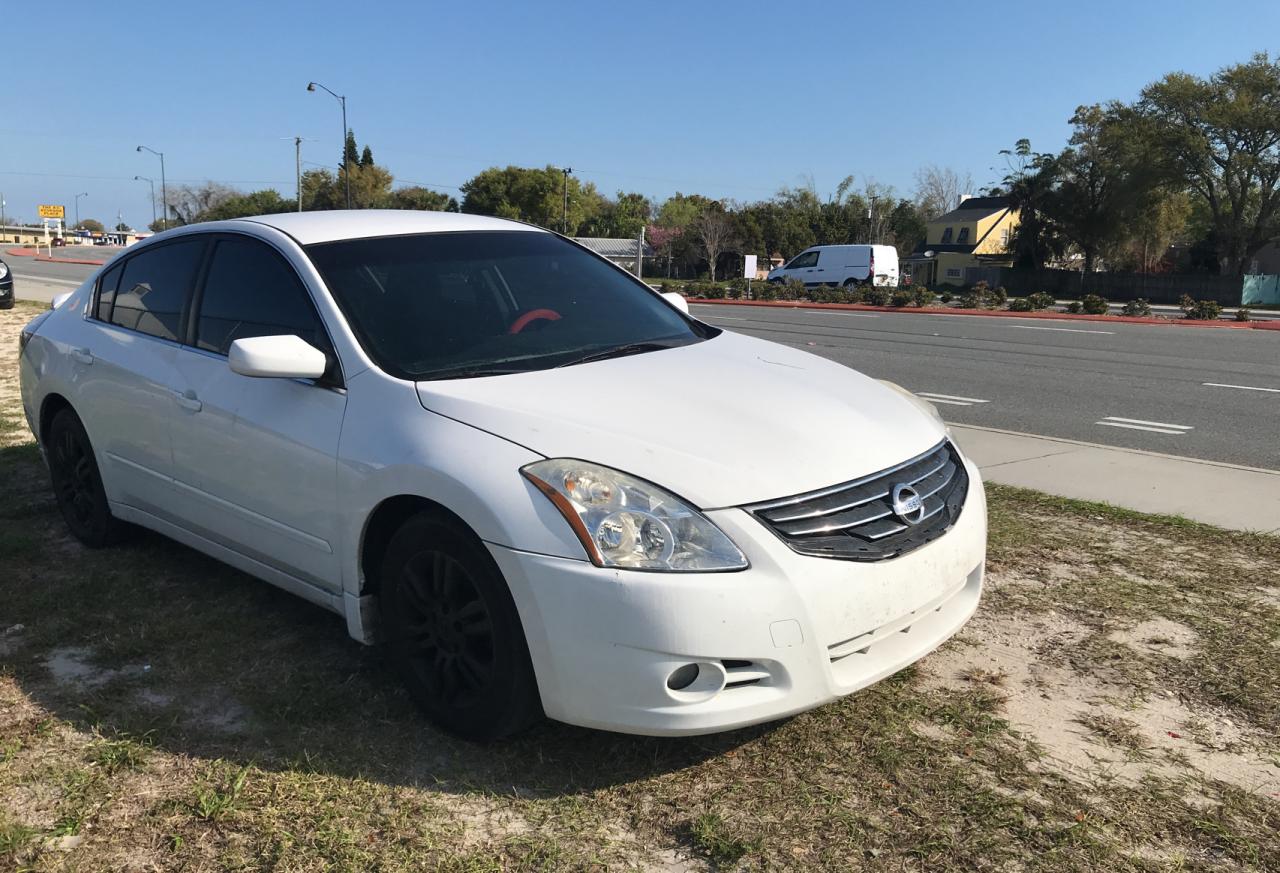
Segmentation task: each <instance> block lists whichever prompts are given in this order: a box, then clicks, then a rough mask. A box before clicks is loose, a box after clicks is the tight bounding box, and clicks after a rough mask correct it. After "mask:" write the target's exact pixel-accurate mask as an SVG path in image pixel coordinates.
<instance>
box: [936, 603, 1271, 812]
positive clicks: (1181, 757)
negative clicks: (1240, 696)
mask: <svg viewBox="0 0 1280 873" xmlns="http://www.w3.org/2000/svg"><path fill="white" fill-rule="evenodd" d="M1174 625H1175V623H1173V622H1168V621H1163V620H1153V621H1150V622H1144V623H1142V624H1140V625H1137V626H1135V627H1134V628H1132V629H1130V630H1128V631H1124V632H1117V633H1118V634H1120V635H1121V636H1122V637H1123V638H1124V641H1125V642H1126V644H1129V643H1128V640H1130V639H1132V640H1135V641H1137V644H1138V645H1140V646H1143V647H1149V648H1150V651H1152V652H1154V653H1155V654H1158V655H1162V656H1174V655H1173V654H1172V652H1171V651H1170V650H1171V649H1174V648H1178V646H1189V645H1190V642H1189V639H1188V634H1190V638H1191V639H1193V638H1194V633H1191V632H1190V631H1189V629H1187V628H1181V629H1180V630H1178V629H1176V628H1175V627H1174ZM1178 627H1180V626H1178ZM1091 634H1092V631H1091V629H1090V628H1088V627H1087V626H1085V625H1083V624H1081V623H1079V622H1077V621H1075V620H1074V619H1071V618H1068V617H1067V616H1064V615H1061V614H1059V613H1056V612H1054V613H1050V614H1046V615H1042V616H1037V617H1031V618H1027V617H1019V618H1010V617H1009V616H993V615H991V614H986V613H979V614H978V615H977V616H976V617H975V618H974V620H973V621H972V622H971V623H970V624H969V626H968V627H967V628H966V636H967V637H968V638H969V639H971V640H973V641H974V642H976V643H977V645H966V646H963V647H952V646H948V647H945V648H944V649H942V650H940V651H939V652H937V653H935V654H934V655H933V656H932V657H930V658H929V659H927V660H926V661H925V662H924V663H925V665H926V669H927V673H928V674H929V675H930V676H931V677H932V678H931V679H929V680H927V681H928V682H929V684H932V685H935V686H939V685H950V684H954V683H957V682H964V681H966V677H971V676H973V675H975V674H984V673H985V674H991V673H994V672H998V673H999V674H1003V675H1004V676H1005V677H1006V678H1005V679H1004V681H1002V682H1001V683H1000V687H999V692H1000V693H1001V694H1003V695H1004V700H1003V703H1002V707H1001V712H1002V714H1003V715H1004V716H1005V717H1006V718H1007V719H1008V720H1009V722H1010V724H1011V725H1012V726H1013V727H1014V729H1016V730H1019V731H1024V732H1025V733H1026V734H1027V735H1028V736H1030V737H1031V738H1032V739H1034V740H1035V741H1036V742H1037V743H1039V744H1040V745H1041V747H1042V748H1043V750H1044V754H1045V757H1044V761H1045V762H1046V763H1047V764H1049V765H1050V766H1052V767H1053V768H1055V769H1056V770H1058V771H1059V772H1061V773H1062V774H1063V775H1065V776H1067V777H1069V778H1072V779H1075V780H1077V781H1080V782H1083V783H1090V782H1093V781H1095V780H1097V779H1098V778H1099V776H1100V775H1105V776H1106V778H1109V779H1119V780H1122V781H1124V782H1125V783H1127V784H1131V785H1136V784H1138V783H1139V782H1140V781H1141V780H1142V779H1143V778H1144V777H1146V776H1150V775H1159V776H1164V777H1175V776H1179V775H1186V774H1187V773H1188V772H1191V771H1194V772H1195V773H1197V774H1198V775H1200V776H1204V777H1207V778H1213V779H1220V780H1222V781H1224V782H1228V783H1231V784H1233V785H1235V786H1237V787H1239V788H1241V789H1243V790H1245V791H1249V792H1252V793H1255V794H1258V795H1260V796H1264V797H1273V798H1274V797H1280V767H1277V766H1276V764H1275V760H1274V758H1273V754H1274V752H1273V749H1272V748H1271V746H1272V744H1273V742H1274V738H1269V737H1267V736H1265V735H1263V734H1262V733H1261V732H1260V731H1257V730H1256V729H1250V728H1248V727H1245V726H1242V725H1240V724H1238V723H1237V722H1236V721H1234V720H1232V719H1231V718H1230V717H1228V716H1227V715H1226V714H1225V713H1224V712H1222V711H1220V710H1212V709H1208V708H1206V707H1203V706H1200V705H1197V704H1193V703H1188V702H1186V701H1183V700H1181V699H1179V698H1178V697H1177V695H1176V694H1174V692H1172V691H1169V690H1157V691H1155V692H1154V693H1152V694H1149V695H1148V694H1143V693H1139V692H1136V691H1135V689H1134V688H1133V687H1132V686H1131V685H1129V684H1127V683H1125V682H1123V681H1118V680H1116V679H1114V678H1113V673H1112V672H1111V671H1109V670H1107V669H1105V668H1100V669H1099V670H1098V671H1097V672H1096V673H1090V672H1088V671H1087V669H1086V671H1083V672H1082V671H1081V670H1080V669H1079V667H1080V661H1079V659H1078V658H1077V659H1072V658H1069V657H1066V656H1067V655H1068V654H1070V653H1071V651H1072V650H1073V649H1074V648H1075V647H1076V646H1077V645H1078V644H1079V643H1080V642H1081V641H1082V640H1084V639H1085V638H1086V637H1088V636H1090V635H1091ZM1112 636H1113V637H1114V636H1115V634H1113V635H1112ZM1153 637H1155V638H1156V639H1158V640H1165V639H1178V640H1181V641H1182V642H1181V643H1164V642H1156V643H1151V642H1149V640H1150V639H1151V638H1153ZM1145 650H1146V648H1144V651H1145ZM1178 651H1179V652H1180V654H1179V655H1178V656H1181V657H1186V656H1187V653H1184V652H1182V651H1181V649H1178ZM1188 725H1191V726H1192V727H1193V728H1195V729H1194V730H1192V729H1191V728H1188V727H1187V726H1188Z"/></svg>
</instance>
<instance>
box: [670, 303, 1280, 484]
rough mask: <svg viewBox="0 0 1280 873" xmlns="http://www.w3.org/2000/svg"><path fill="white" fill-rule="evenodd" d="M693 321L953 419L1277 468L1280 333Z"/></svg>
mask: <svg viewBox="0 0 1280 873" xmlns="http://www.w3.org/2000/svg"><path fill="white" fill-rule="evenodd" d="M692 311H693V313H694V315H695V316H696V317H698V318H700V319H702V320H704V321H706V322H708V323H709V324H714V325H716V326H717V327H722V328H724V329H726V330H734V331H738V332H739V333H744V334H749V335H751V336H758V337H761V338H763V339H768V340H772V341H773V342H779V343H784V344H786V345H790V346H794V347H796V348H799V349H804V350H806V351H810V352H813V353H815V354H819V355H822V356H823V357H826V358H830V359H831V360H834V361H838V362H840V363H842V364H846V365H848V366H850V367H853V368H855V369H858V370H861V371H862V372H864V373H866V374H867V375H870V376H874V377H876V378H879V379H889V380H891V381H894V382H897V383H898V384H900V385H902V386H903V387H905V388H908V389H910V390H911V391H914V392H916V393H919V394H922V395H926V396H928V395H932V396H928V399H929V400H931V401H933V402H934V403H936V404H937V406H938V408H939V409H940V410H941V411H942V413H943V416H944V417H945V418H946V419H947V420H948V421H951V422H958V423H961V424H972V425H980V426H985V427H993V428H1001V429H1004V430H1011V431H1017V432H1020V433H1032V434H1041V435H1044V436H1054V437H1064V438H1067V439H1076V440H1084V441H1086V442H1092V443H1100V444H1103V445H1111V446H1122V447H1126V448H1137V449H1146V450H1148V451H1155V452H1163V453H1166V454H1171V455H1181V456H1185V457H1192V458H1202V459H1206V460H1212V461H1223V462H1227V463H1233V464H1242V465H1245V466H1250V467H1262V468H1266V469H1273V470H1280V332H1275V331H1260V330H1221V329H1212V328H1190V327H1161V326H1150V325H1137V324H1107V323H1105V322H1084V321H1075V322H1072V321H1050V320H1043V319H1018V318H981V317H972V316H963V315H949V314H939V315H924V314H903V315H899V314H895V313H870V312H857V313H853V312H835V311H822V310H813V309H807V310H806V309H775V308H765V307H752V306H723V305H717V306H698V305H694V306H692ZM1206 383H1216V384H1206ZM1223 386H1239V387H1223Z"/></svg>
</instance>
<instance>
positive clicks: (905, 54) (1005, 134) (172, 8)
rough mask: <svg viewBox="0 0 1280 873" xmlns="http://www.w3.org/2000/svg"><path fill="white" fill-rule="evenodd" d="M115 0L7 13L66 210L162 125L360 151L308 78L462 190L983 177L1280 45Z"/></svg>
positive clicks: (189, 161)
mask: <svg viewBox="0 0 1280 873" xmlns="http://www.w3.org/2000/svg"><path fill="white" fill-rule="evenodd" d="M86 8H88V7H86ZM92 8H93V10H94V11H92V12H85V13H79V12H69V13H68V14H65V15H62V16H60V17H58V18H55V19H50V17H49V16H46V15H44V14H26V13H23V14H21V15H13V14H3V13H0V21H3V26H4V33H5V39H4V46H5V50H6V52H7V55H6V56H5V67H6V69H7V70H8V71H10V76H9V77H8V80H7V82H6V85H5V87H4V89H3V94H4V96H3V98H0V108H2V111H0V192H3V194H4V197H5V199H6V200H7V202H8V207H7V212H8V214H10V215H12V214H15V213H16V214H18V215H20V216H22V217H25V218H28V219H29V218H31V217H32V216H33V215H34V213H35V206H36V204H37V203H48V202H52V203H65V204H66V206H67V208H68V217H70V213H71V207H72V198H73V195H74V194H76V193H80V192H87V193H88V194H89V196H88V198H82V199H81V203H80V213H81V216H82V217H96V218H99V219H102V220H104V221H108V222H114V220H115V215H116V212H117V210H122V211H123V214H124V217H125V220H126V221H128V222H130V223H132V224H134V225H137V226H141V225H144V224H146V223H147V222H149V221H150V220H151V207H150V205H149V201H148V193H147V187H146V185H145V183H141V182H135V181H133V176H134V175H135V174H140V175H144V176H155V177H157V188H158V177H159V166H158V162H157V160H156V159H155V158H154V157H152V156H151V155H148V154H145V153H144V154H138V153H137V152H136V151H135V150H134V149H135V146H137V145H138V144H139V143H142V144H146V145H148V146H151V147H152V148H155V149H158V150H161V151H164V152H165V153H166V163H167V170H168V176H169V178H170V180H173V181H175V182H199V181H202V180H205V179H214V180H219V181H225V182H229V183H231V184H234V185H236V186H237V187H240V188H245V189H251V188H259V187H268V186H272V187H276V188H277V189H279V190H280V191H281V192H282V193H283V194H285V195H286V196H292V193H293V143H292V139H291V138H292V137H293V136H294V135H301V136H303V137H306V138H307V139H308V141H307V142H305V143H304V144H303V159H304V160H306V161H310V162H313V163H317V164H319V163H328V164H335V163H337V161H338V156H339V154H340V146H339V134H340V132H341V119H340V116H339V107H338V104H337V102H336V101H334V100H333V99H332V98H330V97H329V96H328V95H327V94H324V93H322V92H320V93H307V92H306V90H305V86H306V83H307V81H308V80H310V79H315V80H317V81H320V82H323V83H324V84H326V85H328V86H329V87H330V88H332V89H334V90H335V91H337V92H339V93H345V94H346V95H347V98H348V110H349V121H350V123H351V126H352V127H353V128H354V129H355V131H356V135H357V137H358V138H359V140H360V142H361V144H362V145H363V144H364V143H369V144H370V145H371V146H372V147H373V150H374V154H375V157H376V158H377V160H378V162H379V163H381V164H384V165H386V166H387V167H389V168H390V169H391V170H392V172H393V173H394V174H395V175H396V178H397V182H398V183H404V184H407V183H411V182H416V183H423V184H428V185H430V186H432V187H441V188H442V189H443V190H451V189H449V188H448V187H447V186H450V185H453V186H456V185H460V184H461V183H462V182H464V181H465V180H466V179H468V178H470V177H471V176H472V175H474V174H475V173H476V172H477V171H479V170H481V169H483V168H485V167H487V166H491V165H494V164H500V165H505V164H508V163H514V164H521V165H541V164H547V163H552V164H556V165H566V164H567V165H568V166H571V167H573V168H574V170H575V174H576V175H579V176H581V177H582V178H584V179H588V180H590V181H594V182H595V183H596V185H597V186H598V187H599V188H600V189H601V190H602V191H603V192H605V193H607V194H613V193H614V192H616V191H619V190H636V191H641V192H643V193H645V194H649V195H651V196H654V197H659V198H660V197H663V196H666V195H669V194H671V193H673V192H674V191H676V190H683V191H698V192H700V193H704V194H707V195H710V196H714V197H730V198H735V199H739V200H754V199H761V198H764V197H767V196H769V195H770V194H771V193H772V192H774V191H776V190H777V189H778V188H779V187H782V186H784V185H792V186H794V185H800V184H805V183H806V182H807V181H809V180H810V179H811V180H812V181H813V183H814V184H815V185H816V187H817V189H818V191H819V192H820V193H822V194H828V193H830V192H831V191H832V190H833V189H834V188H835V186H836V185H837V184H838V183H839V181H840V180H841V179H842V178H843V177H845V176H846V175H849V174H854V175H856V176H858V177H859V180H860V181H861V180H862V179H864V178H867V177H870V178H873V179H875V180H876V181H878V182H881V183H885V184H889V185H893V186H894V187H895V188H896V189H897V190H898V191H899V193H904V194H905V193H909V192H910V190H911V189H912V188H913V187H914V183H913V178H912V177H913V173H914V172H915V170H916V169H917V168H918V167H920V166H922V165H924V164H929V163H936V164H939V165H942V166H951V167H954V168H955V169H957V170H959V171H961V172H962V173H963V172H969V173H971V174H972V175H973V178H974V181H975V182H976V183H977V185H979V186H981V185H985V184H987V183H990V182H993V181H995V179H996V178H997V176H998V172H997V169H993V168H999V167H1000V166H1001V159H1000V158H999V156H998V155H997V152H998V150H999V149H1001V148H1005V147H1008V146H1010V145H1011V144H1012V143H1013V142H1014V141H1015V140H1016V139H1018V138H1019V137H1023V136H1026V137H1030V139H1031V141H1032V144H1033V146H1035V147H1036V148H1038V149H1043V150H1050V149H1056V148H1059V147H1061V145H1062V144H1063V142H1064V140H1065V138H1066V136H1067V135H1068V125H1067V119H1068V118H1069V117H1070V116H1071V113H1072V111H1073V110H1074V108H1075V107H1076V105H1078V104H1080V103H1087V102H1097V101H1105V100H1108V99H1112V98H1121V99H1132V98H1133V97H1134V96H1135V95H1136V94H1137V92H1138V90H1139V89H1140V88H1141V87H1142V86H1143V85H1144V84H1146V83H1147V82H1149V81H1152V80H1153V79H1156V78H1158V77H1159V76H1160V75H1162V74H1163V73H1165V72H1167V71H1170V70H1174V69H1181V70H1186V71H1188V72H1192V73H1197V74H1202V75H1203V74H1208V73H1211V72H1212V71H1213V70H1215V69H1217V68H1219V67H1221V66H1223V65H1225V64H1229V63H1234V62H1236V61H1242V60H1246V59H1247V58H1248V57H1249V56H1250V54H1252V53H1253V52H1255V51H1260V50H1268V49H1269V50H1271V51H1272V52H1273V54H1274V53H1275V52H1276V51H1280V3H1276V2H1274V0H1269V2H1218V3H1213V4H1210V3H1204V2H1194V3H1193V2H1147V0H1110V2H1093V0H1080V2H1076V3H1073V4H1060V3H1053V4H1049V3H1043V2H1037V0H1024V2H1022V3H1012V2H1004V0H996V2H988V3H985V4H970V3H958V2H951V3H936V2H914V3H867V2H854V0H845V2H834V0H833V2H805V0H792V2H786V3H783V2H776V0H775V2H734V3H720V2H715V3H711V2H703V3H697V2H683V3H678V2H676V3H668V2H661V0H650V2H645V3H640V4H636V5H628V4H614V3H602V2H594V3H560V4H553V3H545V4H542V3H528V4H525V3H492V2H487V0H470V2H465V3H438V2H385V3H378V2H368V3H363V4H361V3H354V2H350V0H348V2H344V3H327V2H310V3H305V4H294V3H285V2H262V0H259V2H255V3H246V2H237V0H228V2H220V3H217V4H200V5H195V4H185V3H180V2H179V3H175V2H169V3H161V4H153V3H149V2H131V3H127V4H106V5H103V4H97V5H96V6H93V7H92ZM108 9H111V10H118V11H112V12H111V13H109V14H108V13H107V12H106V10H108ZM184 10H187V11H184ZM1266 40H1271V41H1272V44H1268V43H1267V42H1266ZM55 75H56V79H55ZM37 95H38V96H37ZM453 193H455V194H456V193H457V191H456V190H454V191H453Z"/></svg>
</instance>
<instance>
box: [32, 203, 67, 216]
mask: <svg viewBox="0 0 1280 873" xmlns="http://www.w3.org/2000/svg"><path fill="white" fill-rule="evenodd" d="M36 211H37V212H38V213H39V214H40V217H41V218H66V217H67V207H65V206H50V205H49V204H47V203H41V204H40V205H39V206H38V207H36Z"/></svg>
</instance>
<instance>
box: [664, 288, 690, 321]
mask: <svg viewBox="0 0 1280 873" xmlns="http://www.w3.org/2000/svg"><path fill="white" fill-rule="evenodd" d="M662 296H663V297H665V298H666V300H667V302H668V303H670V304H671V305H672V306H674V307H675V308H676V309H679V310H680V311H681V312H683V313H684V314H685V315H688V314H689V301H688V300H685V299H684V295H683V294H680V293H678V292H676V291H664V292H663V293H662Z"/></svg>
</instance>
